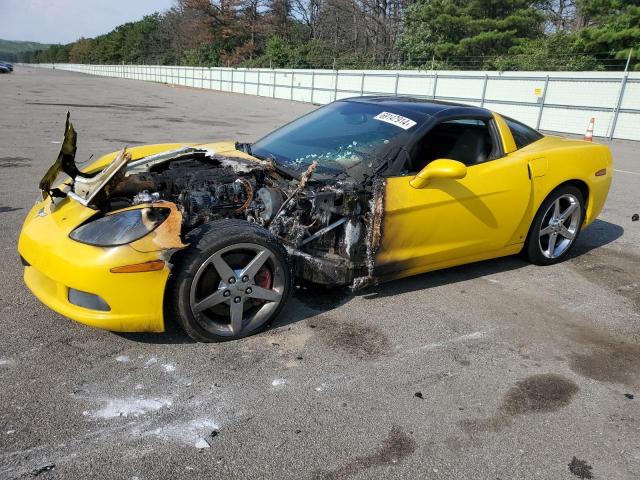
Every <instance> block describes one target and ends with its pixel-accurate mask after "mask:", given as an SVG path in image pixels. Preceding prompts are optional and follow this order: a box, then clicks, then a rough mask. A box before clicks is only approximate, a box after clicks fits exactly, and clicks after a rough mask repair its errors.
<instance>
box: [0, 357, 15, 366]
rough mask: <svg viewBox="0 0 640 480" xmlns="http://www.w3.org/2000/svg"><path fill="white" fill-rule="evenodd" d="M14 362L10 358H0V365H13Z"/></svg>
mask: <svg viewBox="0 0 640 480" xmlns="http://www.w3.org/2000/svg"><path fill="white" fill-rule="evenodd" d="M14 363H15V362H14V361H13V360H11V359H10V358H0V365H7V366H8V365H13V364H14Z"/></svg>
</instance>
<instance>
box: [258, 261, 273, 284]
mask: <svg viewBox="0 0 640 480" xmlns="http://www.w3.org/2000/svg"><path fill="white" fill-rule="evenodd" d="M255 280H256V285H258V286H259V287H262V288H267V289H269V290H271V287H272V285H273V273H272V272H271V269H270V268H269V267H266V266H263V267H262V268H260V270H258V273H256V276H255Z"/></svg>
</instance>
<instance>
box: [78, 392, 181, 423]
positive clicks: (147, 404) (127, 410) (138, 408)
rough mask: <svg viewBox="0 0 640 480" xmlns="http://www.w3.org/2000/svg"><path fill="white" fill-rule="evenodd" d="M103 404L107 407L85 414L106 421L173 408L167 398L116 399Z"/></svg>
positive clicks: (105, 401)
mask: <svg viewBox="0 0 640 480" xmlns="http://www.w3.org/2000/svg"><path fill="white" fill-rule="evenodd" d="M103 402H104V404H105V405H104V406H103V407H102V408H100V409H98V410H95V411H85V412H83V414H84V415H86V416H89V417H93V418H105V419H110V418H119V417H139V416H141V415H145V414H147V413H149V412H155V411H157V410H160V409H161V408H165V407H170V406H171V400H168V399H166V398H142V397H141V398H114V399H108V400H104V401H103Z"/></svg>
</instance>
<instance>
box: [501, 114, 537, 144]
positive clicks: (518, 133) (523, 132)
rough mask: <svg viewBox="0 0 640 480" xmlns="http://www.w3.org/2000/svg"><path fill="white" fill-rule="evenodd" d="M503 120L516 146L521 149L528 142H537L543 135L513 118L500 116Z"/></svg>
mask: <svg viewBox="0 0 640 480" xmlns="http://www.w3.org/2000/svg"><path fill="white" fill-rule="evenodd" d="M502 118H504V121H505V122H507V125H509V130H511V135H513V139H514V140H515V142H516V148H518V150H519V149H521V148H523V147H526V146H527V145H529V144H530V143H533V142H537V141H538V140H540V139H541V138H542V137H543V135H542V134H541V133H539V132H537V131H536V130H534V129H533V128H531V127H527V126H526V125H525V124H524V123H520V122H518V121H516V120H514V119H513V118H508V117H502Z"/></svg>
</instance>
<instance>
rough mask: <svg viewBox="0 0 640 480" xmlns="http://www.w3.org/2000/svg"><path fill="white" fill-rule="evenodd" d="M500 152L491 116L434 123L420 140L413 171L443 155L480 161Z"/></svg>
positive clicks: (472, 162) (470, 163)
mask: <svg viewBox="0 0 640 480" xmlns="http://www.w3.org/2000/svg"><path fill="white" fill-rule="evenodd" d="M496 152H497V145H494V141H493V138H492V135H491V132H490V126H489V121H488V120H482V119H476V118H461V119H455V120H447V121H445V122H441V123H439V124H438V125H436V126H435V127H433V128H432V129H431V130H429V132H427V133H426V134H425V136H424V137H422V139H421V140H419V141H418V142H417V143H416V146H415V147H414V150H413V152H412V155H411V157H412V166H411V171H412V172H419V171H420V170H422V169H423V168H424V167H425V166H427V165H428V164H429V163H430V162H432V161H433V160H437V159H439V158H449V159H451V160H458V161H459V162H462V163H464V164H465V165H468V166H471V165H477V164H479V163H483V162H486V161H487V160H491V159H493V158H496Z"/></svg>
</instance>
